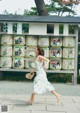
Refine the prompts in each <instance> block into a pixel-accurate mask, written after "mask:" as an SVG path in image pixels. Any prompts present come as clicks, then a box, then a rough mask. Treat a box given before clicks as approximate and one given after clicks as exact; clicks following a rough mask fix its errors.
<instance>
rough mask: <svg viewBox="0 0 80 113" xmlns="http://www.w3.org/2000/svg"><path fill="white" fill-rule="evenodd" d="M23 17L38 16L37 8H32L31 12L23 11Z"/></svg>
mask: <svg viewBox="0 0 80 113" xmlns="http://www.w3.org/2000/svg"><path fill="white" fill-rule="evenodd" d="M24 15H38V12H37V8H36V7H32V8H31V10H30V11H29V10H26V9H25V10H24Z"/></svg>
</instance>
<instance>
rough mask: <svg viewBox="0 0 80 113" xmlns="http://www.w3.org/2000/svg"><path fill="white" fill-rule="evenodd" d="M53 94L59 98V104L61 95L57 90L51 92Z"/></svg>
mask: <svg viewBox="0 0 80 113" xmlns="http://www.w3.org/2000/svg"><path fill="white" fill-rule="evenodd" d="M51 93H52V94H54V95H55V96H56V98H57V102H59V100H60V97H61V95H60V94H58V93H57V92H56V91H55V90H53V91H51Z"/></svg>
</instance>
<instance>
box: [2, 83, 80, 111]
mask: <svg viewBox="0 0 80 113" xmlns="http://www.w3.org/2000/svg"><path fill="white" fill-rule="evenodd" d="M52 85H53V86H54V87H55V89H57V91H58V92H59V93H61V94H62V97H61V100H60V102H59V103H57V101H56V98H55V96H54V95H52V94H50V93H46V94H44V95H36V97H35V102H34V104H33V105H28V104H27V100H28V99H29V98H30V94H31V92H32V89H33V85H32V83H28V82H9V81H7V82H5V81H0V105H1V106H7V108H8V112H1V109H2V107H1V106H0V108H1V109H0V112H1V113H42V112H43V113H80V95H79V94H80V85H76V86H73V85H72V84H52ZM2 86H3V87H2ZM27 87H28V88H27ZM62 89H63V90H64V91H63V90H62ZM70 89H71V90H70ZM26 90H27V91H26ZM11 91H12V92H11ZM64 92H65V93H64ZM71 92H73V93H71ZM78 92H79V94H78ZM65 94H66V95H65Z"/></svg>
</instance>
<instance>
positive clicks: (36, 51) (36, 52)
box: [35, 48, 38, 56]
mask: <svg viewBox="0 0 80 113" xmlns="http://www.w3.org/2000/svg"><path fill="white" fill-rule="evenodd" d="M35 55H36V56H37V55H38V49H37V48H36V50H35Z"/></svg>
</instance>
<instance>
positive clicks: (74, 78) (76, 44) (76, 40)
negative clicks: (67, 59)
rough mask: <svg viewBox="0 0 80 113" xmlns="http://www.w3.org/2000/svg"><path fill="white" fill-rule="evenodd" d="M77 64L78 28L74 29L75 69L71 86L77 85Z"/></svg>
mask: <svg viewBox="0 0 80 113" xmlns="http://www.w3.org/2000/svg"><path fill="white" fill-rule="evenodd" d="M77 63H78V28H76V39H75V62H74V64H75V67H74V76H73V84H74V85H76V84H77V67H78V65H77Z"/></svg>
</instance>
